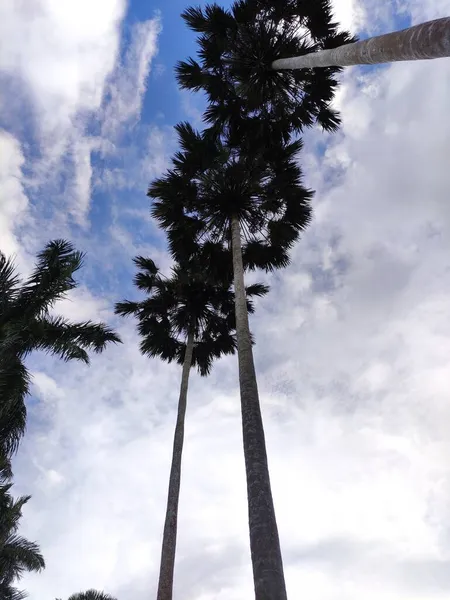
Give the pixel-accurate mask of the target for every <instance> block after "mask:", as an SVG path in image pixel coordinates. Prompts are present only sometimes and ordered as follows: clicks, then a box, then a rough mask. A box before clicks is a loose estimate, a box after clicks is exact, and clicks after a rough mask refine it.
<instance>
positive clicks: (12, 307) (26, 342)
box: [0, 240, 120, 455]
mask: <svg viewBox="0 0 450 600" xmlns="http://www.w3.org/2000/svg"><path fill="white" fill-rule="evenodd" d="M82 262H83V255H82V253H81V252H78V251H76V250H75V249H74V247H73V246H72V244H71V243H70V242H67V241H64V240H54V241H51V242H49V243H48V244H47V245H46V246H45V248H44V250H42V252H40V253H39V254H38V256H37V263H36V267H35V269H34V271H33V273H32V274H31V275H30V276H29V277H28V278H27V279H26V280H25V281H24V282H22V281H21V279H20V277H19V276H18V274H17V272H16V269H15V266H14V263H13V261H12V259H10V258H7V257H6V256H5V255H4V254H2V253H1V252H0V449H2V450H3V451H4V453H5V454H6V455H9V454H10V453H11V452H13V451H14V450H16V448H17V445H18V443H19V441H20V438H21V437H22V435H23V433H24V431H25V425H26V408H25V402H24V398H25V396H26V394H27V393H28V389H29V383H30V376H29V373H28V370H27V368H26V366H25V364H24V360H25V358H26V357H27V356H28V355H29V354H30V353H31V352H32V351H33V350H44V351H45V352H49V353H51V354H54V355H55V356H57V357H59V358H61V359H62V360H73V359H74V360H80V361H83V362H85V363H89V355H88V351H93V352H102V351H103V350H104V349H105V347H106V345H107V344H108V343H109V342H120V339H119V337H118V336H117V335H116V334H115V333H114V331H113V330H112V329H110V328H109V327H107V326H106V325H105V324H103V323H92V322H91V321H86V322H81V323H72V322H70V321H68V320H66V319H64V318H62V317H60V316H55V315H53V314H52V313H51V309H52V307H53V305H54V304H55V302H56V301H57V300H59V299H61V298H63V297H64V296H65V295H66V293H67V292H68V291H70V290H72V289H73V288H75V287H76V286H77V283H76V281H75V280H74V275H75V273H76V271H78V269H80V267H81V266H82Z"/></svg>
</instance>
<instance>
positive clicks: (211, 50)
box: [176, 0, 355, 150]
mask: <svg viewBox="0 0 450 600" xmlns="http://www.w3.org/2000/svg"><path fill="white" fill-rule="evenodd" d="M182 17H183V18H184V20H185V21H186V23H187V25H188V26H189V27H190V29H192V30H193V31H195V32H196V33H197V34H199V36H198V46H199V51H198V57H199V61H196V60H194V59H192V58H190V59H188V60H187V61H183V62H179V63H178V65H177V67H176V72H177V78H178V82H179V85H180V86H181V87H182V88H185V89H189V90H192V91H199V90H202V91H204V92H205V93H206V97H207V101H208V107H207V109H206V111H205V113H204V120H205V122H206V123H207V124H208V126H210V127H212V129H213V131H214V132H215V133H217V134H220V135H225V136H226V139H227V144H232V145H233V144H236V145H237V146H239V147H241V148H242V143H243V142H245V140H246V139H247V138H248V137H249V135H250V133H251V136H252V141H251V142H250V143H249V144H248V145H247V147H248V149H249V150H252V149H253V150H254V148H255V147H256V148H257V147H258V146H263V145H266V144H267V143H268V141H269V140H271V139H273V138H276V139H277V140H279V139H283V140H284V142H287V141H288V139H289V135H290V133H292V132H297V133H298V132H301V131H303V129H304V128H305V127H310V126H312V125H314V124H315V123H318V124H319V125H320V126H321V127H322V128H323V129H325V130H326V131H335V130H336V129H337V127H338V126H339V124H340V118H339V115H338V113H337V112H336V111H335V110H333V108H331V101H332V99H333V96H334V92H335V89H336V87H337V85H338V82H337V79H336V75H337V73H338V72H339V71H340V69H339V68H338V67H334V68H327V69H321V70H315V71H312V70H300V71H275V70H273V69H271V65H272V63H273V61H274V60H276V59H278V58H284V57H288V56H297V55H299V54H305V53H306V52H312V51H317V50H322V49H329V48H335V47H337V46H341V45H342V44H347V43H349V42H353V41H355V38H353V37H352V36H350V34H349V33H348V32H346V31H339V30H338V26H337V24H336V23H334V22H333V15H332V6H331V2H330V1H328V0H316V1H314V2H312V1H311V0H283V1H280V2H274V1H273V0H238V1H236V2H234V3H233V4H232V6H231V8H230V9H229V10H227V9H224V8H222V7H220V6H218V5H217V4H212V5H207V6H206V7H205V8H204V9H202V8H200V7H190V8H188V9H186V10H185V11H184V13H183V14H182ZM255 136H256V138H257V141H254V138H255Z"/></svg>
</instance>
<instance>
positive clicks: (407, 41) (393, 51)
mask: <svg viewBox="0 0 450 600" xmlns="http://www.w3.org/2000/svg"><path fill="white" fill-rule="evenodd" d="M447 56H450V17H444V18H442V19H435V20H434V21H427V22H426V23H422V24H421V25H414V26H413V27H408V29H402V30H401V31H394V32H393V33H387V34H386V35H378V36H376V37H373V38H369V39H368V40H364V41H361V42H355V43H353V44H346V45H345V46H339V47H338V48H333V49H331V50H320V51H319V52H311V53H310V54H304V55H303V56H295V57H293V58H280V59H278V60H275V61H274V62H273V63H272V69H275V70H278V69H312V68H315V67H347V66H351V65H371V64H377V63H387V62H396V61H401V60H424V59H429V58H444V57H447Z"/></svg>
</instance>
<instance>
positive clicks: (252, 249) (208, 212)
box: [148, 123, 312, 600]
mask: <svg viewBox="0 0 450 600" xmlns="http://www.w3.org/2000/svg"><path fill="white" fill-rule="evenodd" d="M177 131H178V136H179V142H180V146H181V150H180V152H178V153H177V154H176V155H175V157H174V159H173V161H172V169H171V170H169V171H168V172H167V174H166V175H165V176H163V177H162V178H160V179H156V180H155V181H154V182H153V183H152V184H151V185H150V188H149V192H148V193H149V196H150V197H152V198H153V200H154V201H153V206H152V214H153V216H154V217H155V218H156V219H157V221H158V222H159V223H160V225H161V226H162V227H163V228H164V229H165V230H166V231H167V235H168V240H169V246H170V249H171V251H172V253H173V255H174V256H175V257H180V256H183V255H186V253H189V251H192V249H193V248H195V247H196V246H197V245H198V246H200V248H201V252H202V254H203V256H202V257H201V258H202V260H203V265H204V267H203V268H204V269H205V270H207V269H208V265H214V264H215V263H216V262H217V260H216V258H215V257H214V258H213V257H211V256H210V257H209V260H208V254H210V250H211V247H214V248H216V247H217V244H221V245H222V248H223V251H224V252H227V251H228V252H229V251H230V250H231V252H232V259H233V275H234V291H235V314H236V334H237V349H238V362H239V384H240V396H241V411H242V427H243V442H244V456H245V466H246V475H247V495H248V510H249V530H250V546H251V554H252V563H253V575H254V583H255V594H256V598H257V600H269V599H270V600H284V599H285V598H286V589H285V583H284V574H283V564H282V558H281V549H280V543H279V537H278V530H277V523H276V518H275V510H274V506H273V500H272V492H271V486H270V477H269V469H268V463H267V454H266V445H265V438H264V428H263V423H262V418H261V410H260V403H259V395H258V387H257V380H256V373H255V366H254V361H253V351H252V341H251V336H250V330H249V321H248V310H247V306H246V297H245V283H244V267H246V268H248V269H256V268H263V269H265V270H272V269H275V268H280V267H283V266H286V265H287V264H288V263H289V253H288V250H289V248H290V247H291V246H292V244H293V243H294V242H295V241H296V240H297V239H298V237H299V234H300V232H301V231H302V230H303V229H304V228H305V227H306V226H307V224H308V223H309V220H310V212H311V208H310V204H309V201H310V198H311V196H312V194H311V192H310V191H309V190H307V189H305V188H304V187H303V185H302V183H301V171H300V167H299V166H298V162H297V161H296V156H297V153H298V151H299V150H300V148H301V142H300V141H298V140H297V141H295V142H292V143H290V144H285V145H279V146H278V147H277V148H274V147H273V146H272V147H270V148H269V150H268V151H267V152H265V153H262V151H261V154H258V153H256V154H255V155H254V156H252V157H251V158H249V157H247V156H246V155H245V154H240V153H239V152H237V151H235V150H233V149H232V148H229V147H227V146H225V145H224V144H222V143H221V142H220V141H218V140H215V141H214V142H213V141H212V140H211V137H210V136H209V134H208V132H206V133H204V134H199V133H197V132H196V131H195V130H194V129H193V128H192V127H191V126H190V125H188V124H186V123H182V124H180V125H178V126H177ZM197 253H198V254H199V252H197ZM216 253H217V251H216ZM199 256H201V254H199Z"/></svg>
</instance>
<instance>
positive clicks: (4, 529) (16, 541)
mask: <svg viewBox="0 0 450 600" xmlns="http://www.w3.org/2000/svg"><path fill="white" fill-rule="evenodd" d="M7 471H8V470H7ZM7 471H6V472H5V471H2V473H1V474H0V479H1V480H0V598H2V599H4V600H21V599H22V598H25V597H26V594H25V593H24V592H21V591H19V590H17V589H16V588H15V587H14V583H15V581H16V580H17V579H20V578H21V577H22V575H23V574H24V573H25V572H26V571H41V570H42V569H43V568H44V567H45V562H44V559H43V557H42V555H41V553H40V551H39V547H38V545H37V544H35V543H34V542H30V541H28V540H26V539H25V538H23V537H21V536H20V535H18V534H17V530H18V527H19V520H20V518H21V516H22V508H23V506H24V504H26V502H28V500H29V499H30V496H22V497H21V498H18V499H17V500H14V499H13V498H12V496H11V494H10V489H11V487H12V484H11V483H9V477H10V473H8V472H7Z"/></svg>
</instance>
